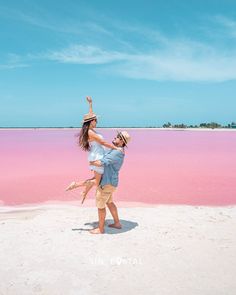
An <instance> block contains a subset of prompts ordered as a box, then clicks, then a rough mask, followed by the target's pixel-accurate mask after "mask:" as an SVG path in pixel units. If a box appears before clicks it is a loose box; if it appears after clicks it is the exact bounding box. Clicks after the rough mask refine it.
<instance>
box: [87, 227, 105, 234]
mask: <svg viewBox="0 0 236 295" xmlns="http://www.w3.org/2000/svg"><path fill="white" fill-rule="evenodd" d="M89 232H90V234H104V231H101V230H100V228H99V227H97V228H94V229H91V230H90V231H89Z"/></svg>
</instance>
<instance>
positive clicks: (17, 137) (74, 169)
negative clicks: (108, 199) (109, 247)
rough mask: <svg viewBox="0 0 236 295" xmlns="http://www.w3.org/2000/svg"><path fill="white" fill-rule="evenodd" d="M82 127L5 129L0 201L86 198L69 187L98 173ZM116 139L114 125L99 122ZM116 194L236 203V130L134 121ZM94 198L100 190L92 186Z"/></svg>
mask: <svg viewBox="0 0 236 295" xmlns="http://www.w3.org/2000/svg"><path fill="white" fill-rule="evenodd" d="M78 131H79V129H21V130H20V129H19V130H14V129H12V130H1V131H0V160H1V161H0V175H1V177H0V204H1V205H22V204H33V203H41V202H47V201H56V200H57V201H75V200H79V199H80V197H79V194H80V191H79V190H77V191H71V192H65V187H66V186H67V185H68V184H69V183H70V182H71V181H72V180H76V179H77V180H81V179H85V178H87V177H90V176H91V172H90V171H89V169H88V164H87V154H86V153H85V152H82V151H81V150H80V148H79V147H78V146H77V145H76V141H75V137H74V134H75V133H77V132H78ZM98 131H99V132H101V133H102V134H103V135H104V137H105V138H106V139H107V140H108V141H111V140H112V139H113V136H114V135H115V134H116V130H115V129H114V130H113V129H98ZM128 132H129V133H130V135H131V137H132V142H131V143H130V145H129V148H128V149H127V150H126V156H125V162H124V165H123V167H122V170H121V172H120V182H119V188H118V190H117V192H116V194H115V200H117V201H125V202H143V203H148V204H186V205H211V206H217V205H233V204H236V132H233V131H231V132H229V131H190V130H189V131H183V130H180V131H174V130H171V131H169V130H158V129H129V130H128ZM88 198H89V199H92V198H94V191H92V192H91V193H90V194H89V196H88Z"/></svg>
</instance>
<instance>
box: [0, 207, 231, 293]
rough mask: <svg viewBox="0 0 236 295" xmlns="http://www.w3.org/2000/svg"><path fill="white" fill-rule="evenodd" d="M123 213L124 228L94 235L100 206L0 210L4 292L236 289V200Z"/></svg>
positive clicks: (131, 209)
mask: <svg viewBox="0 0 236 295" xmlns="http://www.w3.org/2000/svg"><path fill="white" fill-rule="evenodd" d="M119 205H121V204H119ZM133 205H134V204H133ZM149 206H150V205H149ZM1 209H3V207H1ZM5 209H7V208H5ZM119 213H120V219H121V222H122V225H123V229H122V230H114V229H110V228H108V227H106V234H104V235H91V234H90V233H89V232H88V230H89V229H90V228H92V227H93V226H94V225H96V222H97V212H96V208H94V207H93V208H92V207H89V206H87V207H79V206H78V205H76V204H71V203H54V204H52V203H50V204H42V205H37V206H35V207H34V208H32V206H31V207H30V206H28V208H27V206H24V207H23V206H22V207H21V208H19V206H18V207H17V208H16V207H11V210H10V207H8V212H7V211H5V212H3V211H1V212H0V243H1V247H0V259H1V266H0V276H1V282H0V294H4V295H6V294H9V295H11V294H12V295H13V294H14V295H15V294H24V295H25V294H50V295H54V294H55V295H56V294H76V295H77V294H86V295H89V294H96V295H97V294H102V295H106V294H109V295H110V294H122V293H123V294H145V293H148V294H160V295H167V294H168V295H169V294H171V295H173V294H175V295H178V294H179V295H180V294H181V295H185V294H186V295H187V294H188V295H189V294H191V295H195V294H199V295H200V294H201V295H206V294H209V295H212V294H224V295H233V294H234V293H235V289H236V282H235V278H234V274H235V273H236V253H235V247H236V234H235V228H236V206H227V207H206V206H180V205H178V206H174V205H171V206H169V205H159V206H155V207H138V206H137V207H136V206H135V207H120V208H119ZM110 222H111V216H110V214H109V213H108V214H107V219H106V223H107V224H109V223H110Z"/></svg>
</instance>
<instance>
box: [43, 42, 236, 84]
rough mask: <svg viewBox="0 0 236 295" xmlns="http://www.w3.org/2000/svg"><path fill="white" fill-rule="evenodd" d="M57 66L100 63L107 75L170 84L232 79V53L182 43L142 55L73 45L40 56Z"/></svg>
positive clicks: (235, 60) (235, 66)
mask: <svg viewBox="0 0 236 295" xmlns="http://www.w3.org/2000/svg"><path fill="white" fill-rule="evenodd" d="M43 57H44V58H46V59H49V60H54V61H57V62H61V63H72V64H100V65H104V66H105V68H104V67H103V70H104V71H105V72H107V73H109V74H118V75H121V76H125V77H129V78H135V79H148V80H158V81H164V80H171V81H209V82H219V81H226V80H233V79H236V53H234V52H231V53H230V52H229V53H222V52H218V51H217V50H216V49H215V48H213V47H210V46H207V45H205V44H202V43H198V42H190V41H186V40H181V41H178V42H177V41H173V42H169V44H168V46H166V47H165V48H159V49H156V50H152V51H149V52H144V53H123V52H119V51H112V50H104V49H102V48H99V47H96V46H86V45H73V46H70V47H68V48H65V49H63V50H61V51H55V52H51V53H48V54H45V55H44V56H43Z"/></svg>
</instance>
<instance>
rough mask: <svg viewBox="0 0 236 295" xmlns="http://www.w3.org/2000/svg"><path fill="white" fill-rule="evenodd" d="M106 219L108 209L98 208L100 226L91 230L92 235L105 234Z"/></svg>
mask: <svg viewBox="0 0 236 295" xmlns="http://www.w3.org/2000/svg"><path fill="white" fill-rule="evenodd" d="M105 218H106V208H103V209H99V208H98V220H99V224H98V227H97V228H94V229H91V230H90V233H91V234H103V233H104V226H105Z"/></svg>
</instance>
